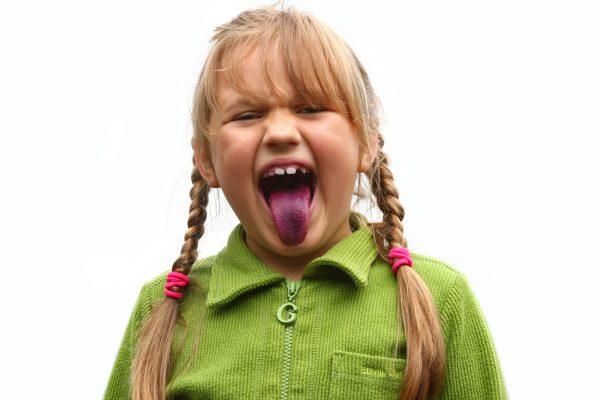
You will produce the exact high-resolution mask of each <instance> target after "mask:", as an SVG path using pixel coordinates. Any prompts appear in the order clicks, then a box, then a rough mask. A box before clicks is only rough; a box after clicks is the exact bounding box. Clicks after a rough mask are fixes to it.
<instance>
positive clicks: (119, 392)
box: [104, 285, 152, 400]
mask: <svg viewBox="0 0 600 400" xmlns="http://www.w3.org/2000/svg"><path fill="white" fill-rule="evenodd" d="M147 289H149V288H148V285H145V286H144V287H143V288H142V290H141V292H140V295H139V296H138V299H137V301H136V304H135V307H134V309H133V312H132V313H131V317H130V319H129V324H128V325H127V329H126V331H125V335H124V337H123V341H122V342H121V346H120V347H119V351H118V353H117V358H116V361H115V364H114V367H113V370H112V373H111V374H110V378H109V380H108V386H107V388H106V392H105V393H104V399H105V400H113V399H114V400H117V399H118V400H123V399H130V398H131V385H130V381H131V368H132V364H133V357H134V355H135V347H136V344H137V338H138V335H139V331H140V329H141V327H142V323H143V322H144V320H145V319H146V317H147V316H148V315H149V314H150V311H151V308H152V304H151V301H150V298H149V296H148V290H147Z"/></svg>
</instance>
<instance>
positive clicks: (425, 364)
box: [369, 134, 445, 400]
mask: <svg viewBox="0 0 600 400" xmlns="http://www.w3.org/2000/svg"><path fill="white" fill-rule="evenodd" d="M378 142H379V149H378V152H377V158H376V160H375V162H374V163H373V166H372V168H371V169H370V171H369V178H370V179H371V190H372V192H373V194H374V196H375V199H376V201H377V206H378V207H379V209H380V210H381V212H382V213H383V221H382V222H380V223H375V224H373V225H372V228H373V234H374V236H375V242H376V244H377V249H378V251H379V253H380V254H381V256H382V257H383V258H384V259H387V253H388V251H389V249H390V248H392V247H406V239H405V238H404V228H403V226H402V220H403V219H404V208H403V207H402V205H401V204H400V201H399V200H398V191H397V190H396V187H395V185H394V177H393V174H392V171H391V170H390V168H389V159H388V156H387V154H385V153H384V152H383V150H382V147H383V143H384V140H383V137H382V135H381V134H378ZM396 275H397V279H398V332H397V335H396V346H395V350H394V353H395V355H397V353H398V340H399V334H400V329H401V328H402V325H403V326H404V332H405V337H406V348H407V351H406V353H407V357H406V358H407V360H406V370H405V373H404V382H403V385H402V391H401V394H400V399H401V400H415V399H417V400H426V399H430V398H435V397H436V395H437V394H438V393H439V392H440V390H441V387H442V384H443V381H444V366H445V348H444V339H443V333H442V328H441V324H440V321H439V316H438V314H437V309H436V307H435V303H434V302H433V298H432V297H431V293H430V292H429V288H428V287H427V285H426V284H425V282H423V280H422V279H421V277H420V276H419V275H418V274H417V273H416V272H415V271H414V270H413V269H412V268H410V267H401V268H398V270H397V272H396Z"/></svg>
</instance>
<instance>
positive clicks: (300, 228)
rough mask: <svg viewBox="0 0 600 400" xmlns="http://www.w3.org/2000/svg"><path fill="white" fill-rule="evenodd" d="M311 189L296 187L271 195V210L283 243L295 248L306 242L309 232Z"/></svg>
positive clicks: (304, 186) (302, 186)
mask: <svg viewBox="0 0 600 400" xmlns="http://www.w3.org/2000/svg"><path fill="white" fill-rule="evenodd" d="M309 206H310V187H309V186H308V185H296V186H294V187H292V188H288V189H277V190H273V191H271V193H270V195H269V208H270V209H271V215H272V216H273V222H274V223H275V228H276V229H277V233H278V234H279V238H280V239H281V241H282V242H283V243H285V244H287V245H288V246H294V245H297V244H300V243H302V242H303V241H304V238H305V237H306V233H307V232H308V207H309Z"/></svg>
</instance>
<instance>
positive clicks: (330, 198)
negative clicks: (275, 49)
mask: <svg viewBox="0 0 600 400" xmlns="http://www.w3.org/2000/svg"><path fill="white" fill-rule="evenodd" d="M235 61H237V62H240V63H241V64H240V65H242V68H241V71H240V72H241V73H242V74H243V75H242V76H243V77H244V82H245V87H246V89H247V90H248V91H249V92H250V93H252V96H251V97H250V96H247V95H244V94H243V93H240V92H239V91H237V90H236V89H235V88H233V87H232V86H231V85H230V84H228V83H227V80H226V79H225V77H223V76H222V75H220V76H219V77H218V78H217V87H216V97H217V101H218V104H219V110H218V111H216V112H213V113H212V116H211V118H210V122H209V127H210V140H208V143H206V144H205V145H203V146H201V147H196V148H195V150H196V151H195V156H196V165H198V168H199V169H200V172H201V174H202V175H203V177H204V178H205V179H206V180H207V181H208V182H209V184H210V185H211V186H213V187H221V188H222V190H223V193H224V194H225V197H226V198H227V200H228V202H229V204H230V205H231V207H232V208H233V210H234V212H235V213H236V215H237V217H238V218H239V220H240V222H241V223H242V225H243V227H244V230H245V232H246V243H247V245H248V247H249V248H250V249H251V250H252V251H253V252H254V253H255V254H256V256H257V257H258V258H259V259H261V260H262V261H263V262H265V264H267V265H269V266H270V267H272V268H273V269H275V270H276V271H279V272H282V273H283V274H284V275H287V276H288V277H295V278H299V277H300V276H301V274H302V270H303V269H304V266H305V265H306V264H307V263H308V262H309V261H310V260H312V259H314V258H316V257H318V256H321V255H323V254H324V253H325V252H326V251H327V250H328V249H329V248H331V247H332V246H333V245H334V244H336V243H337V242H338V241H340V240H341V239H342V238H344V237H345V236H347V235H349V234H350V233H351V230H350V225H349V214H350V204H351V199H352V193H353V189H354V183H355V178H356V174H357V172H365V171H366V170H367V169H368V167H369V165H370V160H368V159H367V157H366V156H361V151H360V143H359V139H358V134H357V132H356V131H355V129H354V127H353V126H352V125H351V124H350V122H349V121H348V120H347V119H346V117H345V116H343V115H342V114H340V113H337V112H334V111H330V110H326V109H319V108H314V107H311V106H309V105H307V104H306V103H304V102H303V101H302V99H301V98H300V97H299V96H298V95H297V94H296V93H295V91H294V90H293V87H291V85H290V83H289V81H288V78H287V76H286V73H285V71H284V69H283V68H282V64H281V63H282V60H281V58H280V57H278V56H274V57H272V60H270V61H269V64H268V68H270V70H269V74H270V77H271V79H272V80H273V83H274V84H275V86H276V87H277V88H278V93H279V94H280V95H276V94H275V93H273V92H272V91H271V90H270V88H269V85H268V83H267V80H266V77H265V75H264V73H263V64H262V61H261V58H260V56H259V54H258V53H257V52H256V51H255V52H252V53H250V55H249V56H248V57H247V58H244V59H242V60H235ZM294 170H295V172H296V174H294V173H293V172H294ZM303 171H306V173H304V172H303ZM282 172H284V175H280V174H281V173H282ZM273 174H275V175H274V176H272V175H273Z"/></svg>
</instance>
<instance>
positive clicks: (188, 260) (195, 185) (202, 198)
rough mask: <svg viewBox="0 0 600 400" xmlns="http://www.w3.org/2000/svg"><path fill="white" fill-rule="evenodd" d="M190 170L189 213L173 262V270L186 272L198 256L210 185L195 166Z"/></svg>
mask: <svg viewBox="0 0 600 400" xmlns="http://www.w3.org/2000/svg"><path fill="white" fill-rule="evenodd" d="M195 165H196V163H195V162H194V169H193V170H192V188H191V189H190V199H191V201H192V202H191V204H190V213H189V217H188V230H187V231H186V232H185V236H184V242H183V246H182V247H181V253H180V255H179V257H177V260H175V262H174V263H173V268H172V269H173V271H178V272H183V273H184V274H186V275H187V274H188V273H189V271H190V268H191V266H192V264H193V263H194V261H196V258H197V257H198V240H200V238H201V237H202V235H204V222H205V221H206V205H207V204H208V192H209V190H210V187H209V186H208V184H207V183H206V182H204V180H203V179H202V176H201V175H200V172H199V171H198V169H197V168H196V167H195Z"/></svg>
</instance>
